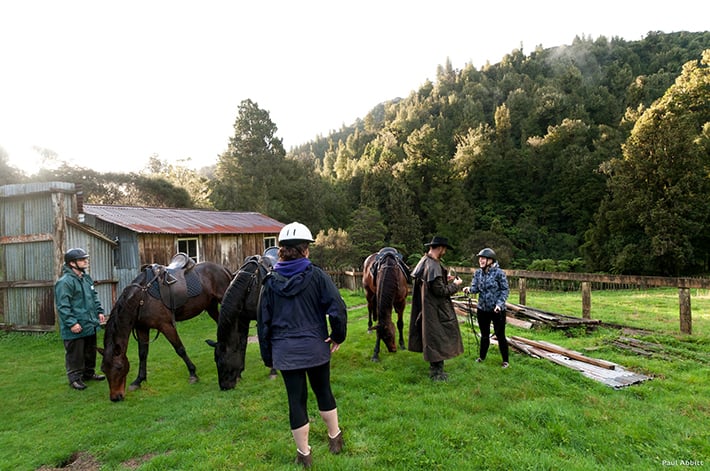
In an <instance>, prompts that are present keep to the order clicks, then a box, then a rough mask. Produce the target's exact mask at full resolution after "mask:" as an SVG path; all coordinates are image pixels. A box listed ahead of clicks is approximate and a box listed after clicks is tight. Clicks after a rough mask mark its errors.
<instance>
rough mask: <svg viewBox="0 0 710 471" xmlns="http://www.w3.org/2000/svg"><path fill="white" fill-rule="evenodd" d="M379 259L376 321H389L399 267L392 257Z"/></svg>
mask: <svg viewBox="0 0 710 471" xmlns="http://www.w3.org/2000/svg"><path fill="white" fill-rule="evenodd" d="M386 258H387V259H388V260H382V261H380V266H379V270H378V272H377V317H378V322H380V323H382V322H383V321H384V322H388V321H391V319H392V309H393V307H394V300H395V295H396V293H397V284H398V281H399V276H398V273H397V271H398V270H399V267H398V266H397V263H396V261H395V260H394V259H393V258H392V257H386Z"/></svg>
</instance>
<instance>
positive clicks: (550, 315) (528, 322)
mask: <svg viewBox="0 0 710 471" xmlns="http://www.w3.org/2000/svg"><path fill="white" fill-rule="evenodd" d="M452 301H453V303H454V309H455V310H456V311H457V313H458V314H459V315H462V316H468V315H470V313H471V312H473V314H475V309H476V305H477V304H476V300H475V299H472V298H467V297H460V296H459V297H456V298H453V299H452ZM505 307H506V312H507V314H508V317H507V319H508V323H509V324H511V325H514V326H516V327H521V328H524V329H530V328H531V327H533V326H540V325H546V326H550V327H552V328H555V329H567V328H569V327H578V326H589V325H592V326H595V325H599V324H601V323H602V322H601V321H600V320H596V319H583V318H581V317H572V316H567V315H564V314H557V313H554V312H548V311H543V310H540V309H536V308H533V307H530V306H523V305H522V304H512V303H505Z"/></svg>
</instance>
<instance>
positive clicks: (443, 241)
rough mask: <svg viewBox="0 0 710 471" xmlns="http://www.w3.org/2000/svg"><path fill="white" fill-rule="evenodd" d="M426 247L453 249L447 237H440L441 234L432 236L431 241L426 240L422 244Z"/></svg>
mask: <svg viewBox="0 0 710 471" xmlns="http://www.w3.org/2000/svg"><path fill="white" fill-rule="evenodd" d="M424 245H425V246H427V247H442V246H443V247H446V248H447V249H451V250H454V248H453V247H452V246H450V245H449V239H447V238H446V237H441V236H434V237H432V239H431V242H428V243H426V244H424Z"/></svg>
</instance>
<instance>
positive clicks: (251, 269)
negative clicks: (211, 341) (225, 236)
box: [217, 257, 260, 341]
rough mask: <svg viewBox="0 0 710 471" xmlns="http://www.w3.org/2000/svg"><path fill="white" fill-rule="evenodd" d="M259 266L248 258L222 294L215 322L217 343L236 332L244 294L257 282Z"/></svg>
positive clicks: (254, 260) (244, 297) (243, 303)
mask: <svg viewBox="0 0 710 471" xmlns="http://www.w3.org/2000/svg"><path fill="white" fill-rule="evenodd" d="M259 264H260V261H259V259H253V258H252V257H249V258H248V259H247V260H246V261H245V262H244V263H243V264H242V266H241V267H239V270H237V273H235V275H234V278H233V279H232V282H231V283H230V285H229V287H228V288H227V291H226V292H225V293H224V298H223V299H222V305H221V307H220V312H219V319H218V321H217V341H220V340H221V339H222V338H227V337H228V336H229V335H230V333H232V332H234V331H235V330H236V329H235V328H234V326H235V324H237V322H239V315H238V314H239V313H240V312H241V311H242V310H243V309H244V305H245V303H246V301H247V296H246V295H245V293H246V292H247V291H248V290H249V289H250V287H251V285H252V284H253V283H254V281H259V280H257V278H258V271H259ZM255 273H257V276H256V277H255V276H254V274H255Z"/></svg>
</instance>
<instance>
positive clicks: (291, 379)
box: [281, 362, 336, 430]
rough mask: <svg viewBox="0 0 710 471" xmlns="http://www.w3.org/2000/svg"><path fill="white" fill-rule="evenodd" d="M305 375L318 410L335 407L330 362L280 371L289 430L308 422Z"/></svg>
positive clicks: (326, 410) (329, 409)
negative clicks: (286, 405) (284, 388)
mask: <svg viewBox="0 0 710 471" xmlns="http://www.w3.org/2000/svg"><path fill="white" fill-rule="evenodd" d="M306 376H308V381H309V382H310V383H311V389H312V390H313V394H315V396H316V401H318V410H319V411H323V412H328V411H331V410H333V409H335V407H336V405H335V397H334V396H333V391H332V390H331V389H330V362H328V363H324V364H323V365H320V366H314V367H313V368H304V369H300V370H286V371H281V377H282V378H283V380H284V384H285V385H286V394H287V395H288V416H289V420H290V422H291V430H295V429H297V428H301V427H303V426H304V425H306V424H307V423H308V404H307V401H308V387H307V384H306Z"/></svg>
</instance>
